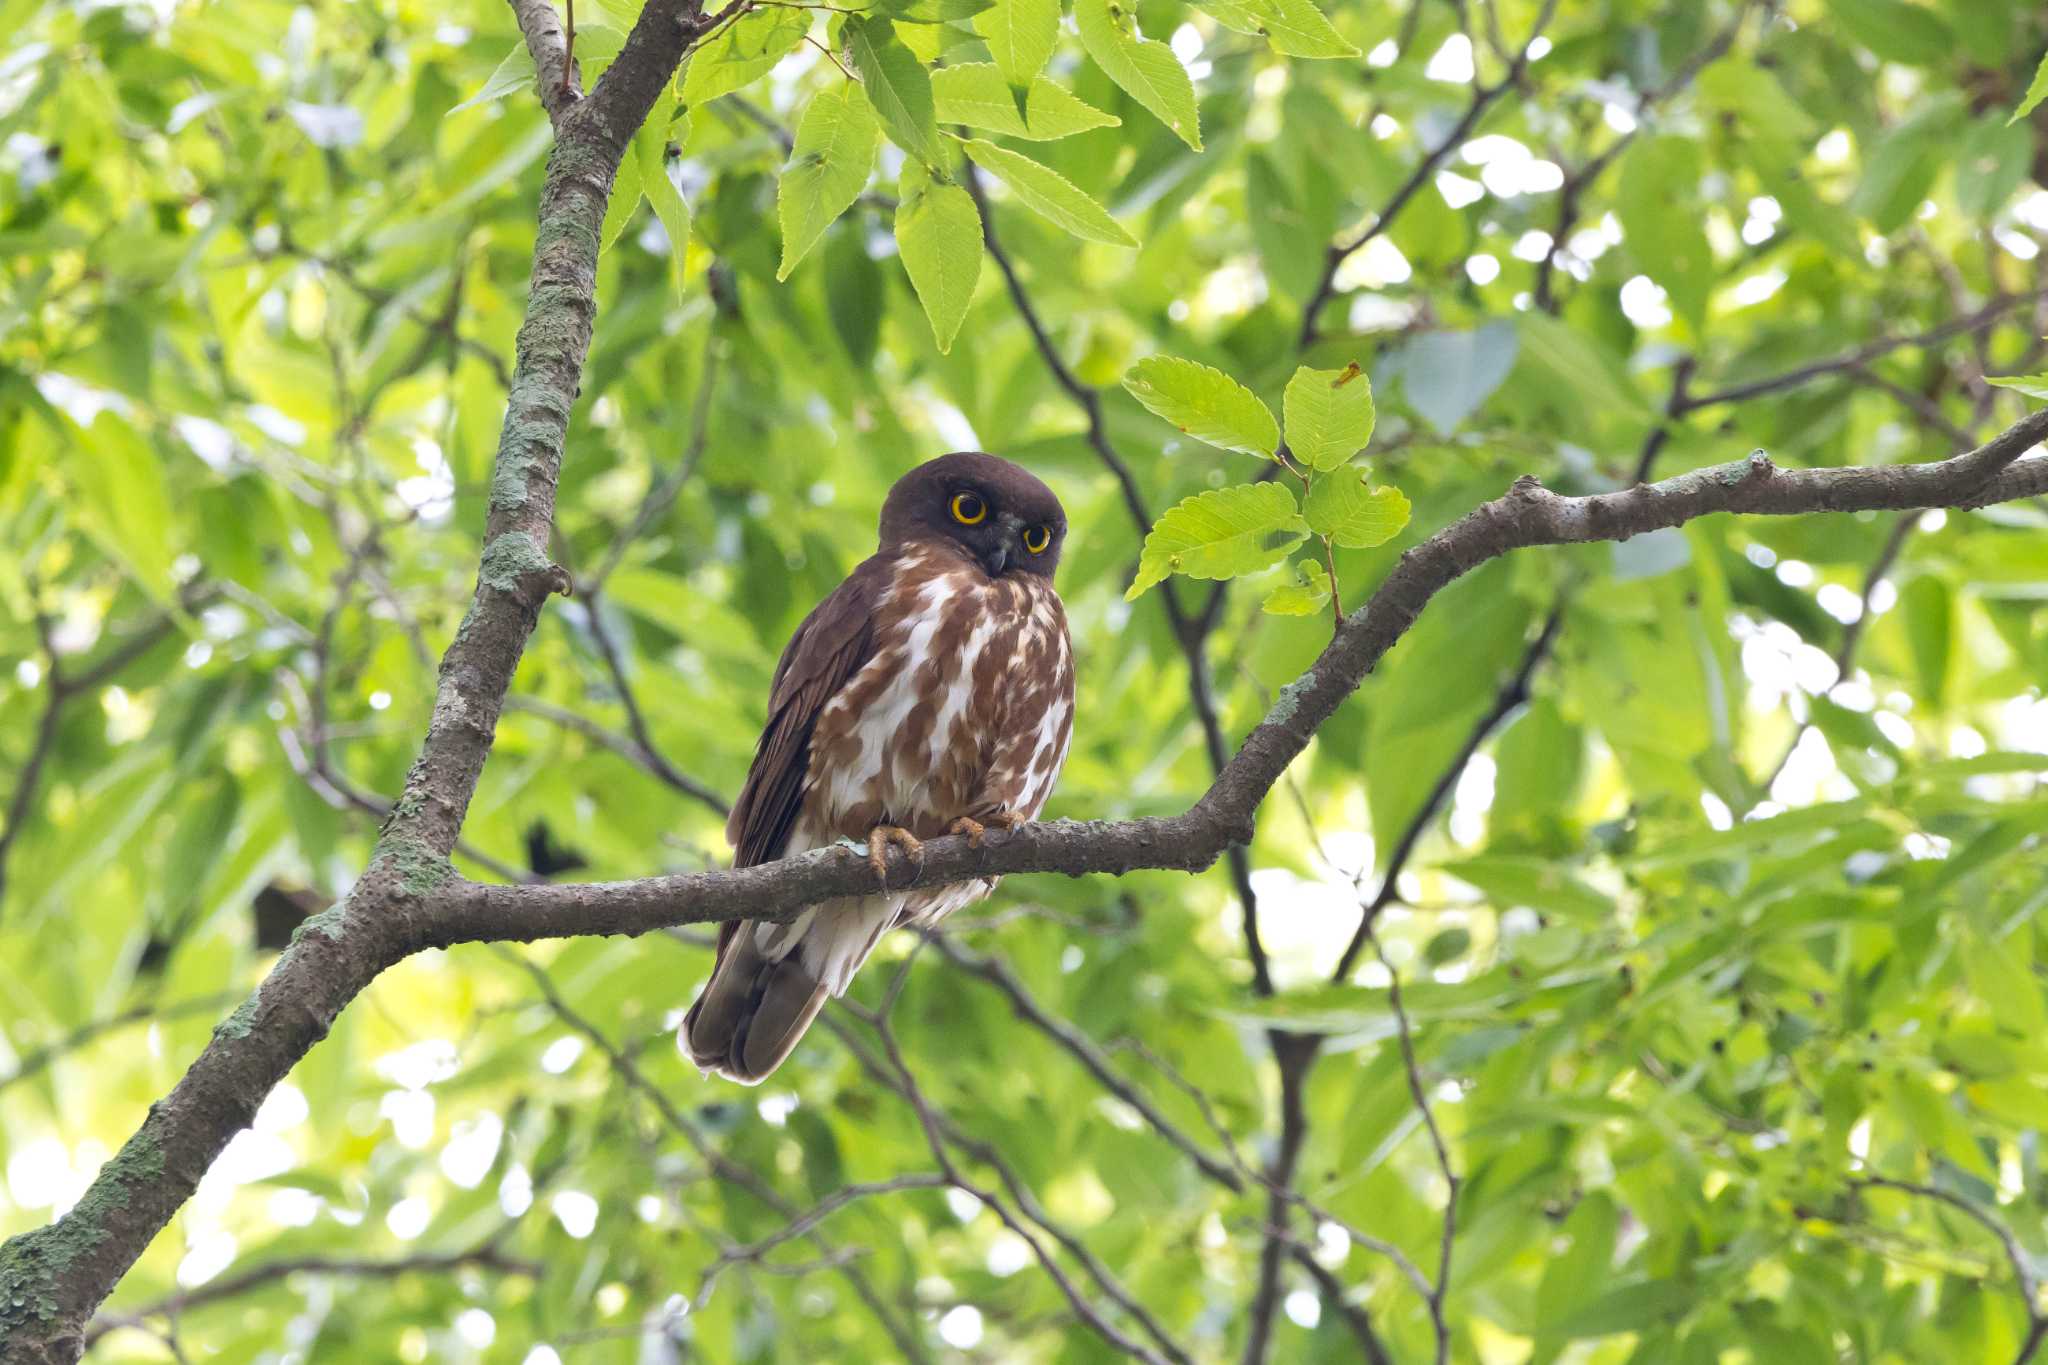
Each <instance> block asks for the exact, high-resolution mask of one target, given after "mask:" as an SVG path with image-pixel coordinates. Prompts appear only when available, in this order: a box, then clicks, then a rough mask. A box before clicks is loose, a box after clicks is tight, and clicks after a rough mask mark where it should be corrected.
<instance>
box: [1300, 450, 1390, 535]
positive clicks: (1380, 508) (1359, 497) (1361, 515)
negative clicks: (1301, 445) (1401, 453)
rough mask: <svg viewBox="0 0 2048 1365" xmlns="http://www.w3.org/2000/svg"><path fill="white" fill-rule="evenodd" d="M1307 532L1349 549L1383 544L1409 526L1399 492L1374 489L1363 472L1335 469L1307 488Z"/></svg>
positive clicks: (1381, 488)
mask: <svg viewBox="0 0 2048 1365" xmlns="http://www.w3.org/2000/svg"><path fill="white" fill-rule="evenodd" d="M1306 510H1307V514H1308V524H1309V529H1310V530H1312V531H1314V532H1315V533H1316V534H1317V535H1319V536H1328V537H1329V538H1330V539H1331V540H1334V541H1336V542H1337V543H1338V544H1339V545H1342V546H1344V547H1345V548H1346V549H1350V550H1366V549H1371V548H1372V547H1373V546H1375V545H1384V544H1386V543H1387V542H1388V541H1390V540H1392V539H1393V538H1394V537H1395V536H1397V535H1399V534H1400V533H1401V530H1402V528H1403V527H1405V526H1407V524H1408V499H1407V497H1406V496H1404V495H1403V494H1402V492H1401V490H1400V489H1398V488H1390V487H1386V486H1380V487H1374V486H1373V484H1372V482H1371V480H1370V478H1369V477H1368V475H1367V473H1366V471H1364V470H1362V469H1338V470H1333V471H1332V472H1330V473H1328V474H1325V475H1323V476H1322V477H1321V478H1319V479H1317V480H1316V481H1315V482H1314V483H1313V484H1311V485H1310V486H1309V490H1308V506H1307V509H1306Z"/></svg>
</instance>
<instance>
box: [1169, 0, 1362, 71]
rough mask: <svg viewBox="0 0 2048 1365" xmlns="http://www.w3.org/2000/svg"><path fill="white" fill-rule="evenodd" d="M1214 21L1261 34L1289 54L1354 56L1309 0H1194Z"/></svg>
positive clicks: (1355, 54)
mask: <svg viewBox="0 0 2048 1365" xmlns="http://www.w3.org/2000/svg"><path fill="white" fill-rule="evenodd" d="M1198 3H1199V6H1200V8H1202V9H1204V10H1206V11H1208V12H1209V13H1210V14H1211V15H1212V16H1214V17H1215V19H1216V21H1217V22H1218V23H1220V24H1222V25H1223V26H1224V27H1226V28H1231V29H1235V30H1236V31H1237V32H1239V33H1250V34H1257V35H1261V36H1263V37H1264V38H1265V39H1266V41H1267V42H1268V43H1269V44H1271V45H1272V48H1273V50H1274V51H1275V52H1280V53H1285V54H1286V55H1287V56H1289V57H1356V56H1357V55H1358V49H1357V48H1355V47H1353V46H1352V45H1351V44H1350V43H1348V42H1346V41H1345V40H1344V37H1343V35H1342V34H1340V33H1338V32H1337V30H1336V29H1334V28H1332V27H1331V26H1330V21H1329V20H1328V19H1326V18H1324V17H1323V12H1322V11H1321V10H1319V9H1317V8H1316V7H1315V6H1314V5H1313V4H1311V3H1310V0H1198Z"/></svg>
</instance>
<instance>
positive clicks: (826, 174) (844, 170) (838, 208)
mask: <svg viewBox="0 0 2048 1365" xmlns="http://www.w3.org/2000/svg"><path fill="white" fill-rule="evenodd" d="M880 139H881V129H880V127H879V125H877V124H876V122H875V114H874V110H872V109H870V108H869V107H868V101H867V96H866V95H864V94H863V93H861V88H860V87H859V86H858V85H854V84H852V83H851V82H848V83H845V84H842V85H839V86H827V87H826V88H825V89H823V90H820V91H819V92H818V93H817V94H816V95H813V96H812V97H811V103H810V107H809V108H808V109H806V110H805V111H804V117H803V121H802V122H801V123H799V124H798V125H797V130H796V145H795V147H794V148H793V149H792V150H791V151H790V154H789V165H788V166H786V167H785V168H784V169H783V172H782V178H781V180H780V182H779V183H778V184H777V186H776V192H775V202H776V209H777V212H778V213H779V214H780V215H781V218H782V264H781V266H780V267H779V268H778V269H777V270H776V272H775V278H777V279H779V280H780V279H787V278H789V272H790V271H792V270H794V269H796V266H797V262H799V261H801V260H803V258H804V257H805V256H806V255H808V254H809V252H810V250H811V248H812V247H813V246H815V245H816V244H817V241H818V239H819V238H820V237H822V236H824V235H825V229H826V228H828V227H830V226H831V225H832V222H833V220H834V219H836V218H837V217H839V215H840V214H842V213H844V212H846V210H847V207H848V206H849V205H851V204H852V203H853V201H854V200H855V199H858V198H859V197H860V192H861V189H862V187H864V186H865V185H866V184H867V183H868V175H869V174H870V173H871V172H872V171H873V170H874V167H875V148H876V146H877V145H878V144H879V142H880Z"/></svg>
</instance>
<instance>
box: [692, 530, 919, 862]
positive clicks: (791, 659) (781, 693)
mask: <svg viewBox="0 0 2048 1365" xmlns="http://www.w3.org/2000/svg"><path fill="white" fill-rule="evenodd" d="M888 573H889V570H888V566H887V564H886V563H885V562H884V561H883V560H882V559H881V557H880V556H877V557H875V558H873V559H869V560H867V561H865V562H864V563H862V564H861V565H860V566H859V567H858V568H856V569H855V570H854V571H853V572H852V573H850V574H848V575H847V577H846V581H845V582H843V583H841V584H840V585H839V586H838V587H837V588H835V589H833V590H832V594H831V596H829V597H827V598H826V599H825V600H824V601H822V602H820V603H819V604H818V605H817V607H816V608H815V609H813V610H812V612H811V614H810V615H809V616H806V617H805V618H804V622H803V624H802V625H800V626H798V627H797V630H796V634H795V635H793V636H791V637H790V641H789V646H788V648H786V649H784V650H783V651H782V662H780V663H779V664H777V665H776V667H775V686H774V688H773V690H772V691H771V692H770V694H769V698H768V724H767V727H766V728H765V729H764V730H762V732H761V742H760V744H759V745H758V746H757V747H756V748H755V750H754V765H753V767H752V768H750V769H748V771H747V783H746V786H745V787H743V788H741V790H740V798H739V800H738V801H736V802H735V803H733V808H732V816H731V818H730V819H728V820H727V821H726V826H725V837H726V838H727V839H728V840H729V841H731V843H732V846H733V850H734V856H733V866H735V867H752V866H753V865H754V864H756V863H765V862H771V861H773V860H774V859H776V858H779V857H781V856H782V853H783V850H784V847H785V845H786V844H787V843H788V842H789V831H790V828H791V826H793V825H794V824H795V823H796V818H797V812H798V811H799V810H800V809H801V808H802V805H803V796H804V775H805V773H806V771H807V770H808V768H809V767H810V761H811V731H812V729H813V727H814V726H815V725H816V724H817V720H818V714H819V713H820V712H821V711H823V710H824V709H825V704H826V703H827V702H829V701H831V700H832V698H833V696H834V694H836V693H837V692H838V691H839V689H840V688H841V687H844V686H845V685H846V683H847V681H848V680H849V679H851V678H852V677H853V675H854V674H856V673H858V672H859V671H860V668H861V665H863V664H865V663H866V662H867V661H868V659H869V658H870V657H871V656H872V655H873V653H874V632H873V624H874V612H875V606H876V604H877V602H878V601H879V599H880V597H881V594H882V589H883V587H884V586H885V585H886V583H887V581H888Z"/></svg>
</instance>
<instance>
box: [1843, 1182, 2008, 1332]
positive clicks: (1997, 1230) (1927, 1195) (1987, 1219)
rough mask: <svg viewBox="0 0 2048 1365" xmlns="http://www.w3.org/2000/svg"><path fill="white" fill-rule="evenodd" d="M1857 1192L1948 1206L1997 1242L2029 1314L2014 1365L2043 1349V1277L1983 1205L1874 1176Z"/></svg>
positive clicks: (1930, 1188)
mask: <svg viewBox="0 0 2048 1365" xmlns="http://www.w3.org/2000/svg"><path fill="white" fill-rule="evenodd" d="M1852 1183H1853V1184H1854V1185H1855V1187H1856V1188H1858V1189H1873V1188H1874V1189H1882V1190H1897V1191H1899V1192H1900V1193H1901V1194H1911V1195H1917V1196H1918V1197H1920V1198H1922V1199H1932V1200H1934V1201H1935V1202H1936V1203H1940V1204H1946V1205H1948V1206H1949V1207H1950V1208H1952V1209H1954V1210H1956V1211H1957V1212H1958V1213H1960V1214H1962V1215H1963V1216H1964V1217H1966V1218H1969V1219H1970V1220H1971V1221H1973V1222H1975V1223H1976V1224H1977V1225H1978V1226H1980V1227H1982V1228H1983V1229H1984V1230H1985V1231H1986V1232H1989V1233H1990V1234H1991V1235H1992V1236H1993V1237H1995V1238H1997V1239H1998V1245H1999V1246H2000V1248H2002V1249H2003V1250H2004V1252H2005V1259H2006V1261H2007V1263H2008V1264H2010V1265H2011V1266H2012V1275H2013V1279H2014V1280H2015V1281H2016V1282H2017V1283H2018V1285H2019V1291H2020V1304H2021V1306H2022V1307H2023V1308H2025V1309H2026V1313H2027V1337H2026V1340H2025V1341H2023V1342H2021V1343H2020V1349H2019V1354H2018V1355H2016V1356H2014V1357H2013V1365H2027V1362H2028V1361H2030V1360H2032V1359H2033V1358H2034V1354H2035V1353H2036V1352H2037V1351H2039V1350H2040V1348H2041V1342H2042V1340H2043V1339H2044V1338H2048V1312H2044V1311H2043V1309H2042V1306H2041V1277H2040V1275H2039V1274H2037V1273H2036V1272H2035V1270H2034V1261H2033V1258H2032V1257H2031V1256H2030V1255H2029V1254H2028V1252H2027V1249H2026V1248H2025V1247H2023V1246H2021V1245H2020V1240H2019V1238H2018V1237H2017V1236H2015V1235H2014V1234H2013V1230H2012V1229H2011V1228H2009V1227H2007V1226H2006V1225H2005V1224H2004V1223H2002V1222H2000V1221H1999V1220H1998V1219H1996V1218H1994V1217H1992V1216H1991V1214H1990V1213H1989V1212H1987V1211H1986V1210H1985V1209H1984V1208H1982V1207H1981V1206H1980V1205H1978V1204H1977V1203H1975V1202H1974V1201H1972V1200H1969V1199H1965V1198H1963V1196H1961V1195H1959V1194H1956V1193H1955V1192H1953V1191H1951V1190H1944V1189H1941V1188H1940V1187H1938V1186H1935V1185H1918V1184H1915V1183H1913V1182H1912V1181H1908V1180H1892V1179H1890V1178H1888V1177H1886V1176H1881V1175H1872V1176H1864V1177H1863V1178H1861V1179H1859V1180H1856V1181H1854V1182H1852Z"/></svg>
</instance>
